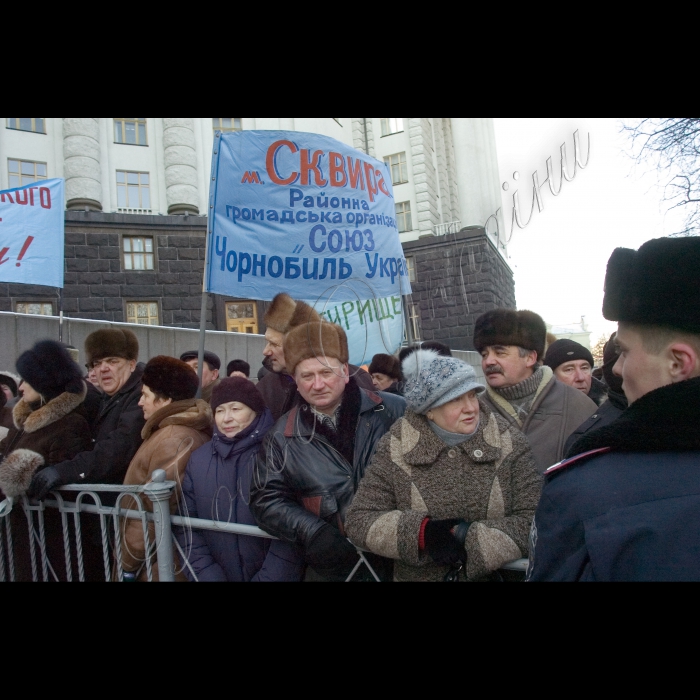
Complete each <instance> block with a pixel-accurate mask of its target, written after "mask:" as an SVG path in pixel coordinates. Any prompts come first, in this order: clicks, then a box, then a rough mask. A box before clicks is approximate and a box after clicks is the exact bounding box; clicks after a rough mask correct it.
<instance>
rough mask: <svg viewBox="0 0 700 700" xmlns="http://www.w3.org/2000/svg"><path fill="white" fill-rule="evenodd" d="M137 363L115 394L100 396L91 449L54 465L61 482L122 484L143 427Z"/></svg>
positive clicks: (139, 376) (139, 372)
mask: <svg viewBox="0 0 700 700" xmlns="http://www.w3.org/2000/svg"><path fill="white" fill-rule="evenodd" d="M144 367H145V365H144V364H143V363H141V362H139V363H138V364H137V365H136V369H135V370H134V371H133V372H132V374H131V376H130V377H129V379H128V380H127V382H126V384H124V386H123V387H122V388H121V389H120V390H119V391H118V392H117V393H116V394H115V395H114V396H107V394H103V396H102V404H101V406H100V412H99V415H98V416H97V421H96V422H95V424H94V425H93V426H92V428H93V430H92V434H93V439H94V447H93V449H92V450H91V451H85V452H80V453H79V454H77V455H76V456H75V457H73V459H70V460H65V458H64V460H62V461H60V462H56V463H54V466H55V467H56V469H57V470H58V472H59V474H60V475H61V477H62V480H63V483H65V484H70V483H86V484H122V483H123V482H124V477H125V475H126V470H127V468H128V467H129V463H130V462H131V460H132V459H133V457H134V455H135V454H136V451H137V450H138V448H139V447H140V445H141V442H142V438H141V430H142V428H143V425H144V422H145V421H144V418H143V411H142V410H141V406H139V405H138V404H139V399H140V398H141V376H142V375H143V370H144Z"/></svg>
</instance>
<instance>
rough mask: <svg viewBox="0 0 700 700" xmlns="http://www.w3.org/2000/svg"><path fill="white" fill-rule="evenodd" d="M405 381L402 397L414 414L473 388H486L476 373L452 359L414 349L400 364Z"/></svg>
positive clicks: (478, 389)
mask: <svg viewBox="0 0 700 700" xmlns="http://www.w3.org/2000/svg"><path fill="white" fill-rule="evenodd" d="M401 369H402V371H403V376H404V379H405V385H404V392H403V396H404V398H405V399H406V402H407V403H408V407H409V408H410V409H411V410H412V411H413V412H414V413H421V414H424V413H427V412H428V411H429V410H430V409H431V408H437V407H438V406H442V405H443V404H446V403H447V402H448V401H452V399H456V398H457V397H459V396H462V394H466V393H467V392H468V391H472V390H473V389H476V391H477V392H478V393H481V392H482V391H484V390H485V389H486V387H485V386H484V385H483V384H480V383H479V382H478V381H477V380H476V373H475V372H474V368H473V367H472V366H471V365H468V364H467V363H466V362H463V361H462V360H458V359H457V358H456V357H445V356H444V355H438V353H437V352H436V351H435V350H416V352H413V353H411V354H410V355H409V356H408V357H407V358H406V359H405V360H404V361H403V363H402V365H401Z"/></svg>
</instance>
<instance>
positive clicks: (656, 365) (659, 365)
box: [613, 324, 673, 404]
mask: <svg viewBox="0 0 700 700" xmlns="http://www.w3.org/2000/svg"><path fill="white" fill-rule="evenodd" d="M615 343H616V344H617V345H618V346H619V348H620V354H619V356H618V358H617V362H616V363H615V366H614V367H613V373H614V374H617V376H618V377H622V390H623V391H624V392H625V396H626V397H627V401H628V402H629V403H630V404H632V403H634V402H635V401H636V400H637V399H639V398H641V397H642V396H644V394H648V393H649V392H650V391H653V390H654V389H658V388H659V387H662V386H666V384H671V383H672V381H673V379H672V377H671V375H670V374H669V373H668V369H667V367H668V364H667V361H666V360H665V356H664V353H659V354H658V355H653V354H651V353H649V352H647V350H645V348H644V345H643V344H642V337H641V335H640V334H639V333H638V332H637V331H635V330H633V329H632V328H625V327H624V325H623V324H620V326H619V328H618V330H617V335H616V336H615Z"/></svg>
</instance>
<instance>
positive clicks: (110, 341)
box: [85, 328, 139, 365]
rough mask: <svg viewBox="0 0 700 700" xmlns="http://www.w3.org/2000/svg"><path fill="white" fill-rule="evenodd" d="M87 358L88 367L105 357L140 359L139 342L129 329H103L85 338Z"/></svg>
mask: <svg viewBox="0 0 700 700" xmlns="http://www.w3.org/2000/svg"><path fill="white" fill-rule="evenodd" d="M85 356H86V361H87V364H88V365H92V363H93V362H95V361H96V360H102V359H104V358H105V357H123V358H124V359H126V360H138V359H139V341H138V339H137V338H136V336H135V335H134V333H133V331H130V330H128V329H127V328H102V329H101V330H99V331H95V332H94V333H90V335H89V336H88V337H87V338H85Z"/></svg>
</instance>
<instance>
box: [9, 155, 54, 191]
mask: <svg viewBox="0 0 700 700" xmlns="http://www.w3.org/2000/svg"><path fill="white" fill-rule="evenodd" d="M7 174H8V180H9V183H10V187H11V188H12V187H22V185H28V184H29V183H31V182H37V181H38V180H46V163H36V162H35V161H33V160H12V159H11V158H8V159H7Z"/></svg>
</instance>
